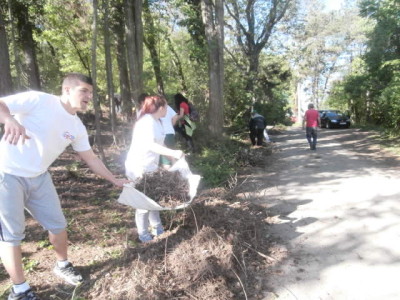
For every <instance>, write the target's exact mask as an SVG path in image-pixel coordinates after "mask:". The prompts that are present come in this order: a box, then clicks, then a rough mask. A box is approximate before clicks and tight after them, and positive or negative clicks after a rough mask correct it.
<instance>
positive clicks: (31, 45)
mask: <svg viewBox="0 0 400 300" xmlns="http://www.w3.org/2000/svg"><path fill="white" fill-rule="evenodd" d="M14 3H15V4H17V5H16V6H15V7H14V8H15V13H14V15H16V16H17V20H18V23H17V25H18V33H19V40H20V43H21V47H22V52H23V54H24V59H25V61H24V63H23V64H24V66H23V67H24V69H25V72H26V76H27V78H28V87H29V88H31V89H34V90H40V89H41V87H40V76H39V68H38V65H37V60H36V44H35V41H34V39H33V28H34V25H33V24H32V23H31V22H30V21H29V11H28V7H27V6H25V5H24V4H22V3H20V2H14Z"/></svg>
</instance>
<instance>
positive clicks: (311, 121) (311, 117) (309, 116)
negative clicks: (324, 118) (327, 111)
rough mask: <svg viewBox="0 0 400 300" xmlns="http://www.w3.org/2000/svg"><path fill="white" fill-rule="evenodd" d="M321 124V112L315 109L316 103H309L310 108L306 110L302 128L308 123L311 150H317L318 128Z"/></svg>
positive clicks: (307, 132)
mask: <svg viewBox="0 0 400 300" xmlns="http://www.w3.org/2000/svg"><path fill="white" fill-rule="evenodd" d="M320 124H321V119H320V117H319V113H318V111H317V110H316V109H314V104H312V103H310V104H308V110H307V111H306V112H305V114H304V117H303V123H302V129H303V130H304V125H306V138H307V141H308V144H309V145H310V149H311V150H317V136H318V134H317V130H318V126H319V125H320Z"/></svg>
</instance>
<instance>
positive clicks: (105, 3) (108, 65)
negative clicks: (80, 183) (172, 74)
mask: <svg viewBox="0 0 400 300" xmlns="http://www.w3.org/2000/svg"><path fill="white" fill-rule="evenodd" d="M108 5H109V4H108V1H103V7H104V52H105V58H106V75H107V95H108V99H109V102H110V121H111V132H112V135H113V141H114V144H115V145H116V144H117V140H116V135H115V123H116V118H117V115H116V112H115V98H114V84H113V71H112V60H111V46H110V30H109V28H110V22H109V8H108Z"/></svg>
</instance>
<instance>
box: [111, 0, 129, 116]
mask: <svg viewBox="0 0 400 300" xmlns="http://www.w3.org/2000/svg"><path fill="white" fill-rule="evenodd" d="M114 7H115V13H114V15H113V16H114V22H113V23H112V30H113V32H114V35H115V43H116V45H115V48H116V57H117V64H118V72H119V86H120V95H121V106H122V115H123V116H124V118H125V121H132V118H133V115H132V96H131V89H130V85H129V72H128V65H127V63H126V61H127V53H126V42H125V30H124V29H125V17H124V4H123V2H122V1H121V0H119V1H116V3H115V4H114Z"/></svg>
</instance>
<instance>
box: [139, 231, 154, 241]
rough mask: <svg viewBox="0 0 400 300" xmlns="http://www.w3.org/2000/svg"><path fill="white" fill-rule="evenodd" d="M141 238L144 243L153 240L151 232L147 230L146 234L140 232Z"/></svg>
mask: <svg viewBox="0 0 400 300" xmlns="http://www.w3.org/2000/svg"><path fill="white" fill-rule="evenodd" d="M139 240H140V241H141V242H142V243H148V242H151V241H152V240H153V237H152V236H151V235H150V233H148V232H146V233H144V234H139Z"/></svg>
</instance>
